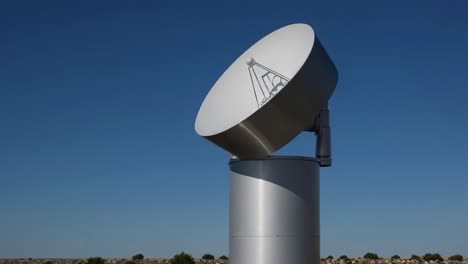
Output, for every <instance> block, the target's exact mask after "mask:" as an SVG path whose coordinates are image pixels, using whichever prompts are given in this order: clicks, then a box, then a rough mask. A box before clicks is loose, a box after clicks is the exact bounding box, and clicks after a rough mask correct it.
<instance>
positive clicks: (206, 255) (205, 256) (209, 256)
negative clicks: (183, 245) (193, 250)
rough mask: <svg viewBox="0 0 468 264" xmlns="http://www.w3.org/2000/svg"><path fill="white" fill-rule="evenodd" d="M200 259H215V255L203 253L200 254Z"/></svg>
mask: <svg viewBox="0 0 468 264" xmlns="http://www.w3.org/2000/svg"><path fill="white" fill-rule="evenodd" d="M202 259H207V260H210V259H215V257H214V256H213V255H211V254H205V255H203V256H202Z"/></svg>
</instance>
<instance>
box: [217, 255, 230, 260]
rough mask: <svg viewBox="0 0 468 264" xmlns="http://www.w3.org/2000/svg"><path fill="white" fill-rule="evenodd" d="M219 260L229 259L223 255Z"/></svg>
mask: <svg viewBox="0 0 468 264" xmlns="http://www.w3.org/2000/svg"><path fill="white" fill-rule="evenodd" d="M219 259H222V260H228V259H229V258H228V257H226V256H224V255H223V256H221V257H219Z"/></svg>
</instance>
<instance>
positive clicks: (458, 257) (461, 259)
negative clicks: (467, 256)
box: [449, 254, 463, 261]
mask: <svg viewBox="0 0 468 264" xmlns="http://www.w3.org/2000/svg"><path fill="white" fill-rule="evenodd" d="M449 260H455V261H463V256H462V255H458V254H457V255H453V256H450V257H449Z"/></svg>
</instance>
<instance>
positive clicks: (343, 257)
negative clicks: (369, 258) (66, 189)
mask: <svg viewBox="0 0 468 264" xmlns="http://www.w3.org/2000/svg"><path fill="white" fill-rule="evenodd" d="M340 259H344V260H346V259H349V258H348V256H346V255H343V256H340Z"/></svg>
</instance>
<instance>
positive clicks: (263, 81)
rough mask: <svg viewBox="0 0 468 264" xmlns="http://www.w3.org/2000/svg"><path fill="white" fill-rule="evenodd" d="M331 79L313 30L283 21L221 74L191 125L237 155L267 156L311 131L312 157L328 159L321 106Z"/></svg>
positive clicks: (332, 72) (331, 67) (330, 90)
mask: <svg viewBox="0 0 468 264" xmlns="http://www.w3.org/2000/svg"><path fill="white" fill-rule="evenodd" d="M337 81H338V73H337V70H336V68H335V65H334V64H333V62H332V61H331V59H330V58H329V57H328V55H327V53H326V51H325V49H324V48H323V47H322V44H321V43H320V41H319V40H318V38H317V36H316V34H315V32H314V30H313V29H312V28H311V27H310V26H309V25H306V24H293V25H289V26H285V27H283V28H280V29H278V30H276V31H274V32H272V33H271V34H269V35H267V36H266V37H264V38H263V39H261V40H260V41H258V42H257V43H255V45H253V46H252V47H250V48H249V49H248V50H247V51H245V52H244V53H243V54H242V55H241V56H240V57H239V58H238V59H237V60H236V61H234V63H233V64H232V65H231V66H230V67H229V68H228V69H227V70H226V71H225V72H224V73H223V75H222V76H221V77H220V78H219V79H218V81H217V82H216V83H215V84H214V85H213V87H212V88H211V90H210V92H209V93H208V95H207V96H206V98H205V100H204V101H203V104H202V105H201V107H200V110H199V112H198V115H197V119H196V121H195V130H196V132H197V133H198V134H199V135H200V136H203V137H205V138H206V139H208V140H210V141H212V142H213V143H215V144H216V145H218V146H220V147H221V148H223V149H225V150H226V151H228V152H230V153H232V154H233V155H235V156H237V157H239V158H240V159H260V158H264V157H267V156H270V155H271V154H272V153H273V152H275V151H277V150H278V149H280V148H281V147H283V146H284V145H286V144H287V143H288V142H289V141H291V140H292V139H293V138H295V137H296V136H297V135H298V134H299V133H301V132H302V131H304V130H306V131H314V132H316V133H317V135H319V136H318V141H317V142H318V144H317V156H319V157H320V156H321V157H323V158H325V159H326V158H329V157H327V156H329V152H330V151H329V148H330V143H329V142H330V139H329V127H328V109H327V105H328V99H329V98H330V96H331V95H332V93H333V91H334V90H335V87H336V84H337ZM320 128H322V129H320ZM321 135H322V136H321ZM326 163H327V162H324V164H325V165H326Z"/></svg>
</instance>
